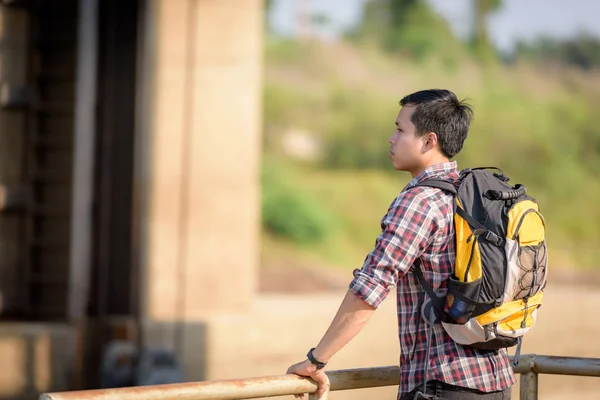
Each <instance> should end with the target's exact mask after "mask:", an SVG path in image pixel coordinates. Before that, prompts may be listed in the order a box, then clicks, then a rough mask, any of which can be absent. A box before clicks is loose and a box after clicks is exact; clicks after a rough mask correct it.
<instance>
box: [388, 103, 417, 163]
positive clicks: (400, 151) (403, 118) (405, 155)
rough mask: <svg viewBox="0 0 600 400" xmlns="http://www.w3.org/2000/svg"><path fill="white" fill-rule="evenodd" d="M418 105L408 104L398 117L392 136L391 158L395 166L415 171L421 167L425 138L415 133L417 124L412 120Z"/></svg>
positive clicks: (390, 140)
mask: <svg viewBox="0 0 600 400" xmlns="http://www.w3.org/2000/svg"><path fill="white" fill-rule="evenodd" d="M415 109H416V106H411V105H406V106H404V107H402V108H401V109H400V112H399V113H398V117H397V118H396V131H395V132H394V133H393V134H392V136H390V139H389V142H390V159H391V160H392V164H393V165H394V168H395V169H397V170H399V171H408V172H410V173H413V172H415V171H417V170H418V169H419V168H420V165H421V157H422V153H421V150H422V148H423V140H422V138H421V137H417V136H416V135H415V125H414V124H413V123H412V121H411V120H410V118H411V116H412V114H413V112H414V111H415Z"/></svg>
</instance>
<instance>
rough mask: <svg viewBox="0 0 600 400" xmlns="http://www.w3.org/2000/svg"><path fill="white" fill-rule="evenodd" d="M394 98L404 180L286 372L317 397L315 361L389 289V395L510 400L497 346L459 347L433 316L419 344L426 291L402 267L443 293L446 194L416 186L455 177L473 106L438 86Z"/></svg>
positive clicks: (395, 139) (449, 236)
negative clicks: (392, 384)
mask: <svg viewBox="0 0 600 400" xmlns="http://www.w3.org/2000/svg"><path fill="white" fill-rule="evenodd" d="M400 105H401V106H402V108H401V109H400V112H399V113H398V116H397V118H396V131H395V132H394V134H393V135H392V136H391V137H390V139H389V142H390V153H389V156H390V159H391V160H392V164H393V165H394V168H395V169H396V170H399V171H407V172H409V173H410V174H411V175H412V177H413V179H412V181H411V182H410V183H409V184H408V185H407V186H406V187H405V188H404V189H403V190H402V192H401V193H400V194H399V195H398V197H396V199H395V200H394V201H393V202H392V204H391V206H390V208H389V210H388V212H387V214H386V215H385V216H384V217H383V219H382V221H381V227H382V231H381V234H380V235H379V237H378V238H377V241H376V245H375V249H374V250H373V251H372V252H371V253H370V254H369V255H368V256H367V257H366V259H365V262H364V264H363V266H362V268H361V269H357V270H355V271H354V279H353V281H352V282H351V283H350V287H349V290H348V293H347V294H346V296H345V298H344V300H343V302H342V304H341V306H340V308H339V310H338V312H337V314H336V316H335V318H334V319H333V321H332V323H331V326H330V327H329V329H328V330H327V332H326V333H325V335H324V336H323V338H322V339H321V341H320V343H319V344H318V346H317V347H316V348H314V349H312V350H311V351H309V353H308V355H307V359H306V360H305V361H302V362H300V363H298V364H295V365H292V366H291V367H290V368H289V369H288V373H294V374H297V375H301V376H310V377H311V378H312V379H314V380H315V381H316V382H317V383H318V384H319V390H318V392H317V393H318V395H319V396H321V395H322V393H324V392H325V390H326V387H327V386H328V384H329V382H328V379H327V376H326V375H325V372H324V371H323V369H322V367H323V366H324V364H325V363H327V361H329V360H330V359H331V357H333V355H334V354H335V353H337V352H338V351H339V350H340V349H341V348H342V347H343V346H344V345H346V343H348V342H349V341H350V340H351V339H352V338H353V337H354V336H355V335H356V334H358V332H360V330H361V329H362V328H363V327H364V326H365V324H366V323H367V322H368V321H369V318H370V317H371V315H372V314H373V312H374V311H375V309H376V308H377V307H378V306H379V304H381V302H382V301H383V300H384V299H385V297H386V296H387V295H388V293H389V292H390V290H391V289H392V287H393V286H396V290H397V302H398V305H397V309H398V333H399V338H400V348H401V354H400V386H399V389H398V399H401V400H404V399H411V400H412V399H415V398H423V399H459V398H460V399H463V400H468V399H490V400H491V399H510V387H511V386H512V385H513V384H514V382H515V378H514V375H513V371H512V368H511V365H510V361H509V358H508V354H507V352H506V350H505V349H503V350H500V351H486V350H477V349H474V348H472V347H467V346H463V345H460V344H458V343H456V342H454V341H453V340H452V339H451V338H450V337H449V336H448V334H447V333H446V332H445V331H444V329H443V327H442V325H441V324H440V323H437V322H436V323H435V324H434V325H433V330H431V335H432V336H431V341H430V346H428V340H427V334H428V331H429V326H428V322H426V321H424V319H423V317H422V314H423V311H422V309H423V308H424V304H425V303H426V299H427V296H426V295H425V293H424V290H423V288H422V287H421V285H420V284H419V282H418V280H417V277H416V276H415V274H414V272H413V271H412V270H411V267H412V266H413V265H414V264H415V262H416V261H417V260H419V261H420V264H421V268H422V270H423V275H424V276H425V279H426V280H427V281H428V282H429V284H430V285H431V286H432V288H433V289H434V291H435V292H436V293H437V295H438V296H445V295H446V292H447V290H446V281H447V279H448V278H449V276H451V274H452V271H453V265H454V262H455V258H456V252H455V242H454V241H455V233H454V224H453V213H454V207H453V204H454V198H453V196H452V195H451V194H448V193H445V192H443V191H442V190H439V189H435V188H429V187H421V186H419V187H415V186H416V185H417V184H418V183H420V182H422V181H424V180H425V179H430V178H437V179H444V180H447V181H452V182H456V181H457V179H458V171H457V166H456V162H454V161H450V160H451V159H452V158H453V157H454V156H456V155H457V154H458V153H459V152H460V150H461V149H462V146H463V143H464V141H465V139H466V137H467V132H468V130H469V125H470V122H471V119H472V118H473V112H472V110H471V108H470V106H469V105H468V104H466V103H465V102H463V101H460V100H458V98H457V97H456V95H455V94H454V93H452V92H450V91H448V90H439V89H434V90H424V91H420V92H416V93H413V94H411V95H408V96H406V97H405V98H403V99H402V100H401V101H400ZM428 347H429V349H428ZM428 350H429V352H428ZM427 354H429V357H427ZM426 365H427V366H428V368H427V378H428V379H427V384H426V390H424V388H423V387H424V386H425V385H424V383H425V379H426V378H425V375H426ZM420 392H424V393H420Z"/></svg>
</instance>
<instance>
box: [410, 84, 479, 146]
mask: <svg viewBox="0 0 600 400" xmlns="http://www.w3.org/2000/svg"><path fill="white" fill-rule="evenodd" d="M400 105H401V106H403V107H404V106H407V105H409V106H412V105H414V106H416V109H415V111H414V113H413V114H412V116H411V121H412V123H413V124H414V125H415V128H416V132H415V133H416V135H417V136H422V135H425V134H426V133H429V132H434V133H435V134H436V135H437V138H438V142H439V144H440V149H441V151H442V153H443V154H444V155H445V156H446V157H448V158H452V157H454V156H455V155H457V154H458V153H459V152H460V150H461V149H462V147H463V144H464V142H465V139H466V138H467V132H469V125H470V124H471V121H472V119H473V109H472V108H471V106H470V105H469V104H467V103H466V102H465V100H459V99H458V97H456V95H455V94H454V93H452V92H451V91H449V90H445V89H430V90H421V91H419V92H415V93H412V94H409V95H408V96H406V97H404V98H403V99H402V100H400Z"/></svg>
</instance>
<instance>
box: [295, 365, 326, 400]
mask: <svg viewBox="0 0 600 400" xmlns="http://www.w3.org/2000/svg"><path fill="white" fill-rule="evenodd" d="M287 373H288V374H295V375H300V376H307V377H310V378H311V379H312V380H314V381H315V382H317V384H318V385H319V388H318V389H317V397H318V398H319V399H320V398H321V397H322V396H323V394H324V393H325V392H326V391H327V390H329V386H330V385H329V377H327V374H326V373H325V371H323V370H322V369H319V370H317V367H316V366H315V365H313V364H312V363H311V362H310V361H308V360H304V361H302V362H299V363H297V364H294V365H292V366H291V367H289V368H288V370H287ZM294 397H296V398H300V399H303V398H304V395H303V394H295V395H294Z"/></svg>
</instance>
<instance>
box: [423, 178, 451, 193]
mask: <svg viewBox="0 0 600 400" xmlns="http://www.w3.org/2000/svg"><path fill="white" fill-rule="evenodd" d="M418 186H423V187H431V188H436V189H440V190H443V191H445V192H448V193H452V194H453V195H456V193H457V192H456V187H455V186H454V184H452V182H450V181H445V180H443V179H436V178H432V179H425V180H424V181H423V182H420V183H417V184H416V185H415V186H413V187H418Z"/></svg>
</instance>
